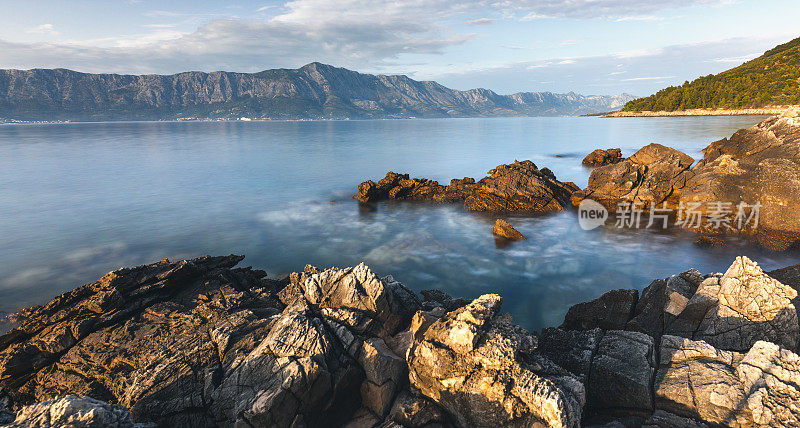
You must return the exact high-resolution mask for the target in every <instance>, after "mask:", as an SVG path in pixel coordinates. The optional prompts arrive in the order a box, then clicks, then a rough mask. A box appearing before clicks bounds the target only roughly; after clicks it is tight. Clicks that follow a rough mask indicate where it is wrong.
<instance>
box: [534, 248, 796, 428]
mask: <svg viewBox="0 0 800 428" xmlns="http://www.w3.org/2000/svg"><path fill="white" fill-rule="evenodd" d="M797 272H800V268H798V267H796V266H795V267H790V268H786V269H781V270H778V271H774V272H770V273H769V274H767V273H764V272H763V271H762V270H761V269H760V268H759V267H758V266H757V265H756V264H755V263H754V262H752V261H751V260H749V259H747V258H745V257H740V258H737V259H736V260H735V261H734V263H733V264H732V265H731V267H730V268H729V269H728V270H727V272H726V273H725V274H723V275H721V274H710V275H702V274H700V273H699V272H697V271H695V270H689V271H686V272H683V273H681V274H678V275H675V276H672V277H669V278H666V279H658V280H655V281H653V283H652V284H650V285H649V286H648V287H647V288H645V289H644V290H643V291H642V294H641V297H640V298H639V299H638V301H637V299H635V296H636V294H635V292H634V291H633V290H631V293H629V294H626V293H625V292H624V291H623V290H614V291H610V292H608V293H606V294H605V295H603V296H601V297H600V298H598V299H596V300H594V301H592V302H586V303H582V304H580V305H577V306H574V307H573V308H571V309H570V311H569V313H568V314H567V317H566V319H565V321H564V324H563V325H562V327H560V328H558V329H545V331H543V332H542V335H541V336H540V337H539V346H538V351H540V352H541V353H542V354H543V355H545V356H547V357H549V358H550V359H552V361H554V362H555V363H556V364H559V365H561V366H562V367H564V368H566V369H567V370H570V371H571V372H573V373H574V374H576V376H577V377H578V378H579V379H580V380H581V381H582V382H583V383H584V384H585V387H586V390H587V405H586V408H585V410H584V423H601V424H602V423H607V422H608V421H609V420H612V421H616V422H614V423H618V424H627V426H630V425H631V424H633V425H635V426H639V425H642V426H659V427H670V426H686V427H698V426H706V424H708V425H724V426H797V425H798V424H800V407H799V406H797V403H798V402H800V401H799V400H800V386H798V385H800V357H798V355H797V351H798V346H800V343H799V342H798V339H800V335H799V334H798V320H797V307H796V306H795V303H794V302H796V301H797V292H796V290H795V289H794V288H793V287H797V286H798V285H800V281H798V280H797V279H798V278H800V276H798V275H797ZM773 274H774V275H775V276H776V277H780V278H784V279H785V280H786V281H787V282H790V283H791V285H786V284H783V283H781V282H780V281H779V280H778V279H776V278H773V277H772V276H770V275H773Z"/></svg>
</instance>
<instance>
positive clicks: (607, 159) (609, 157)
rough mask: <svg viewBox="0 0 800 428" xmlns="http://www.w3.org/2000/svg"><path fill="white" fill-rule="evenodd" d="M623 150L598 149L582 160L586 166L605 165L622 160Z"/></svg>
mask: <svg viewBox="0 0 800 428" xmlns="http://www.w3.org/2000/svg"><path fill="white" fill-rule="evenodd" d="M622 161H623V158H622V150H620V149H607V150H603V149H596V150H595V151H593V152H591V153H589V154H588V155H586V157H585V158H583V162H581V163H582V164H583V165H584V166H603V165H610V164H615V163H618V162H622Z"/></svg>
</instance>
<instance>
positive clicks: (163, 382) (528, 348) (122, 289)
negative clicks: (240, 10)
mask: <svg viewBox="0 0 800 428" xmlns="http://www.w3.org/2000/svg"><path fill="white" fill-rule="evenodd" d="M241 259H242V257H241V256H233V255H231V256H226V257H201V258H198V259H193V260H186V261H179V262H170V261H168V260H163V261H161V262H158V263H154V264H151V265H146V266H140V267H136V268H130V269H121V270H118V271H114V272H111V273H109V274H107V275H106V276H104V277H103V278H101V279H100V280H98V281H97V282H94V283H91V284H87V285H84V286H82V287H78V288H76V289H75V290H73V291H71V292H68V293H65V294H63V295H61V296H58V297H56V298H55V299H53V301H51V302H50V303H48V304H46V305H44V306H38V307H34V308H30V309H27V310H24V311H22V312H20V313H18V314H16V315H15V316H14V317H13V319H14V320H15V321H16V322H17V323H18V324H19V326H18V327H17V328H15V329H14V330H12V331H10V332H8V333H7V334H5V335H3V336H0V392H2V393H3V397H4V398H3V399H4V400H5V401H3V402H4V403H5V404H6V410H10V411H12V412H15V413H16V414H15V415H11V414H9V413H7V412H6V413H3V414H4V415H6V416H9V415H10V416H11V417H14V418H16V420H17V421H18V423H17V425H19V426H38V425H41V426H49V425H64V426H70V424H73V425H74V426H84V425H85V426H94V425H92V424H95V425H97V424H100V425H102V426H129V425H130V423H131V420H132V421H134V422H154V423H155V424H157V425H158V426H169V427H173V426H192V427H197V426H200V427H202V426H257V427H262V426H263V427H268V426H269V427H273V426H279V427H280V426H283V427H289V426H292V427H299V426H306V427H315V426H340V425H341V426H372V425H378V424H384V425H392V424H402V425H404V426H409V427H423V426H450V425H451V423H464V422H465V421H471V422H474V423H476V424H479V425H484V426H489V425H498V424H506V423H521V424H528V423H533V422H534V421H536V422H537V423H543V424H545V425H549V426H577V425H578V423H579V421H580V419H581V409H582V405H583V402H584V395H583V387H582V385H581V384H580V382H579V381H578V380H577V379H576V378H575V377H574V376H573V375H572V374H570V373H568V372H567V371H565V370H563V369H561V368H560V367H558V366H556V365H554V364H553V363H551V362H549V361H548V360H547V359H546V358H544V357H542V356H541V355H538V356H534V355H529V356H522V355H521V354H522V353H530V352H532V351H533V348H534V345H535V340H534V338H533V337H532V336H531V335H530V334H529V333H527V332H525V331H524V330H522V329H521V328H519V327H517V326H514V325H513V324H511V320H510V317H508V316H506V315H502V314H500V313H499V310H500V298H499V296H495V295H489V296H482V297H481V298H479V299H477V300H475V301H473V302H471V303H470V302H469V301H465V300H463V299H454V298H452V297H450V296H448V295H447V294H446V293H442V292H435V290H431V291H429V292H426V293H425V295H426V301H425V302H422V301H420V299H419V298H418V297H417V296H416V295H415V294H414V293H412V292H411V291H409V290H408V289H406V288H405V287H403V286H402V285H401V284H400V283H398V282H396V281H395V280H394V279H392V277H385V278H379V277H377V276H376V275H375V274H374V273H372V272H371V271H370V269H369V268H368V267H366V266H364V265H358V266H356V267H353V268H345V269H337V268H332V269H327V270H324V271H320V270H318V269H316V268H314V267H311V266H307V267H306V269H305V271H304V272H300V273H294V274H292V275H290V277H289V278H287V279H286V280H283V281H277V280H272V279H267V278H265V273H264V272H263V271H259V270H253V269H250V268H235V267H234V266H235V265H236V264H237V263H238V262H239V261H241ZM426 308H427V309H426ZM423 309H426V310H427V312H423V311H422V310H423ZM450 339H452V340H451V341H448V340H450ZM440 346H450V347H451V348H450V350H449V351H447V354H446V355H444V354H442V355H441V358H440V360H438V361H439V362H440V363H442V364H441V365H439V364H438V363H435V362H434V361H432V360H430V358H429V357H430V356H431V355H430V354H428V353H427V351H425V350H429V351H432V352H434V353H435V352H438V351H436V349H437V347H440ZM478 356H479V357H478ZM445 358H450V365H444V364H445V363H446V361H445ZM431 364H436V365H437V367H436V369H435V370H428V367H429V366H430V365H431ZM459 365H460V367H461V368H458V367H457V366H459ZM468 366H470V367H472V368H468ZM409 367H413V375H411V376H409ZM462 369H463V370H467V369H468V370H471V371H472V372H474V373H477V372H481V373H484V374H485V375H487V376H489V375H491V376H495V377H496V379H495V380H494V381H493V383H492V390H491V392H489V391H483V390H482V389H481V385H483V384H482V383H481V382H482V381H479V380H478V379H477V378H470V379H465V380H464V381H463V382H462V383H460V384H456V383H453V382H452V381H451V380H447V379H450V374H452V373H450V372H448V370H454V371H459V370H462ZM437 373H439V374H441V375H442V376H444V377H439V378H436V377H435V376H437ZM432 376H433V377H432ZM409 378H411V379H412V382H413V383H414V385H415V388H410V384H409ZM435 379H438V380H436V381H435V382H434V380H435ZM512 380H513V382H512ZM428 381H430V382H428ZM475 382H478V383H475ZM512 384H513V385H514V386H513V388H510V389H507V387H509V386H511V385H512ZM420 391H422V394H420V393H419V392H420ZM484 392H485V394H486V395H485V396H481V395H480V394H483V393H484ZM69 394H76V395H80V396H86V397H91V398H77V397H75V396H72V395H69ZM65 396H67V397H66V398H63V397H65ZM94 400H102V401H103V402H107V403H114V404H108V405H107V404H105V403H103V402H98V401H94ZM472 401H475V402H480V403H483V404H485V405H490V406H492V407H491V409H492V410H491V411H490V412H484V407H480V406H466V407H460V406H463V405H465V404H467V403H470V402H472ZM36 403H39V404H36ZM25 406H29V407H25ZM6 416H4V417H6ZM7 419H9V420H10V418H7ZM15 423H16V422H15Z"/></svg>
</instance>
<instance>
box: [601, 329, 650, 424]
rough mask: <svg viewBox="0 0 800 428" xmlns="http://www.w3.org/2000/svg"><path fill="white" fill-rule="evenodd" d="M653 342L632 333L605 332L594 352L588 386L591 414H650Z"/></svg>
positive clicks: (641, 334) (648, 337) (647, 337)
mask: <svg viewBox="0 0 800 428" xmlns="http://www.w3.org/2000/svg"><path fill="white" fill-rule="evenodd" d="M655 366H656V361H655V342H654V340H653V338H652V337H650V336H648V335H646V334H643V333H638V332H633V331H620V330H613V331H607V332H606V333H605V334H604V335H603V338H602V339H601V340H600V344H599V345H598V347H597V351H596V352H595V356H594V359H593V360H592V366H591V373H590V374H589V379H588V385H587V402H588V403H589V406H591V408H592V409H593V410H594V411H597V412H602V413H609V412H620V413H633V414H640V415H649V414H650V412H652V410H653V402H652V396H651V394H650V385H651V384H652V380H653V374H654V372H655Z"/></svg>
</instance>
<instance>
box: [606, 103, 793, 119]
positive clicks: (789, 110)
mask: <svg viewBox="0 0 800 428" xmlns="http://www.w3.org/2000/svg"><path fill="white" fill-rule="evenodd" d="M798 114H800V106H795V105H790V106H769V107H760V108H744V109H710V108H699V109H689V110H676V111H665V110H660V111H622V110H620V111H615V112H613V113H608V114H605V115H603V117H682V116H782V115H792V116H796V115H798Z"/></svg>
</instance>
